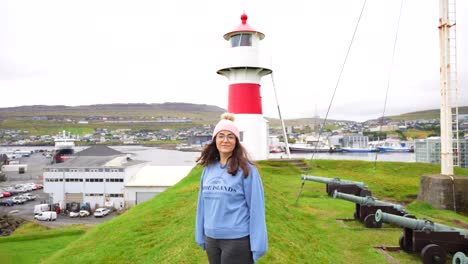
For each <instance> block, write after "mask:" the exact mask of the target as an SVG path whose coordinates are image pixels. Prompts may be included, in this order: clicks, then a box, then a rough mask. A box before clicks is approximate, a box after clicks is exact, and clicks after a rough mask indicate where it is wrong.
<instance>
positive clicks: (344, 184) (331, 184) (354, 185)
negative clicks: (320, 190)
mask: <svg viewBox="0 0 468 264" xmlns="http://www.w3.org/2000/svg"><path fill="white" fill-rule="evenodd" d="M301 179H302V180H307V181H314V182H320V183H325V184H327V185H326V189H325V190H326V192H327V193H328V196H333V192H334V191H335V190H337V191H339V192H342V193H348V194H353V195H358V196H371V195H372V194H371V191H370V190H368V189H367V185H365V184H364V183H363V182H357V181H348V180H341V179H340V178H326V177H319V176H310V175H301Z"/></svg>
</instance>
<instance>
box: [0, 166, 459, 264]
mask: <svg viewBox="0 0 468 264" xmlns="http://www.w3.org/2000/svg"><path fill="white" fill-rule="evenodd" d="M309 163H310V166H311V171H310V173H308V174H310V175H318V176H326V177H340V178H341V179H349V180H356V181H364V182H365V183H366V184H368V185H369V188H370V189H371V190H372V192H373V195H374V196H376V197H378V198H380V199H389V200H393V201H396V202H404V203H409V204H408V206H407V208H408V210H409V212H410V213H411V214H414V215H416V216H417V217H418V218H421V217H427V218H430V219H432V220H435V221H437V222H440V223H445V224H450V225H452V226H457V224H456V222H458V223H459V222H462V223H468V217H466V216H463V215H459V214H455V213H453V212H451V211H447V210H439V209H434V208H432V207H431V206H430V205H428V204H426V203H422V202H415V201H414V199H415V195H416V194H417V192H418V185H419V180H420V177H421V175H423V174H433V173H438V172H439V171H440V166H435V165H431V164H421V163H399V162H378V163H377V168H376V169H375V168H374V163H373V162H364V161H337V160H334V161H330V160H314V161H312V162H310V161H309ZM259 170H260V173H261V175H262V180H263V185H264V189H265V201H266V214H267V215H266V218H267V228H268V236H269V249H268V252H267V254H266V255H265V256H264V257H263V258H261V259H260V261H259V263H260V264H261V263H388V261H387V260H386V259H385V257H384V256H383V255H381V254H380V253H378V252H377V251H376V250H375V249H374V248H373V246H379V245H387V246H396V245H398V238H399V236H400V234H401V233H402V231H401V229H399V228H394V227H393V228H383V229H366V228H364V227H363V225H362V224H361V223H359V222H354V221H352V222H342V221H339V220H336V219H337V218H351V217H352V216H353V213H354V204H353V203H351V202H347V201H343V200H339V199H333V198H331V197H329V196H327V195H326V193H325V185H324V184H320V183H315V182H310V181H307V182H306V183H305V185H304V188H303V191H302V194H301V196H300V199H299V202H298V203H297V204H296V203H295V201H296V197H297V194H298V191H299V189H300V187H301V183H302V181H301V180H300V175H301V173H302V172H301V171H300V170H299V169H298V168H296V167H294V166H293V165H292V164H289V163H287V162H283V161H262V162H259ZM201 171H202V168H200V167H195V168H194V169H193V170H192V172H191V173H190V174H189V175H188V176H187V177H186V178H184V179H183V180H182V181H181V182H179V183H178V184H176V185H175V186H173V187H171V188H169V189H168V190H167V191H165V192H163V193H161V194H160V195H158V196H156V197H155V198H154V199H152V200H150V201H147V202H145V203H142V204H140V205H138V206H136V207H133V208H131V209H130V210H129V211H128V212H126V213H124V214H122V215H120V216H118V217H116V218H114V219H112V220H110V221H108V222H105V223H102V224H99V225H97V226H94V227H93V228H92V229H91V230H89V231H87V232H86V233H83V234H82V235H76V236H73V239H69V240H67V241H63V248H61V249H59V248H56V249H54V250H51V249H50V246H49V242H48V241H49V240H48V239H52V238H51V237H48V236H46V235H44V238H43V239H37V240H35V241H37V242H36V243H35V244H34V246H35V247H37V248H35V254H36V255H37V258H36V260H38V261H37V262H35V261H33V260H27V261H23V260H21V259H20V260H18V261H15V263H38V262H40V263H47V264H49V263H207V258H206V255H205V253H204V252H203V251H202V250H201V249H200V248H199V247H198V245H197V244H196V243H195V242H194V226H195V211H196V203H197V196H198V187H199V179H200V174H201ZM456 174H457V175H468V170H467V169H458V168H457V170H456ZM455 220H456V221H455ZM47 232H51V231H42V232H36V233H47ZM58 232H59V231H58ZM60 232H70V231H60ZM33 234H34V233H33ZM66 237H70V236H66V235H65V236H63V238H66ZM55 239H58V237H55ZM41 240H42V242H40V241H41ZM1 241H2V240H1V239H0V248H1V250H2V251H0V255H2V256H3V255H4V254H7V255H6V256H7V257H8V259H11V258H12V255H11V253H8V252H11V251H15V250H16V249H17V246H18V245H19V243H18V242H13V241H4V242H3V243H2V242H1ZM26 241H27V240H26ZM14 243H18V244H14ZM51 252H54V253H53V254H51ZM391 255H392V256H393V257H394V258H396V259H397V260H398V261H399V262H400V263H421V259H420V257H419V256H418V255H417V254H407V253H391Z"/></svg>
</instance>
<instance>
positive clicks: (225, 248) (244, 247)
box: [205, 236, 254, 264]
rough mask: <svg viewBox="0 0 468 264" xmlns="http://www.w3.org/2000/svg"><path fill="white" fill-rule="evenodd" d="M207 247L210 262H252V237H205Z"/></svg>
mask: <svg viewBox="0 0 468 264" xmlns="http://www.w3.org/2000/svg"><path fill="white" fill-rule="evenodd" d="M205 249H206V254H207V255H208V261H209V263H210V264H251V263H254V261H253V257H252V251H250V237H249V236H246V237H242V238H237V239H214V238H211V237H206V238H205Z"/></svg>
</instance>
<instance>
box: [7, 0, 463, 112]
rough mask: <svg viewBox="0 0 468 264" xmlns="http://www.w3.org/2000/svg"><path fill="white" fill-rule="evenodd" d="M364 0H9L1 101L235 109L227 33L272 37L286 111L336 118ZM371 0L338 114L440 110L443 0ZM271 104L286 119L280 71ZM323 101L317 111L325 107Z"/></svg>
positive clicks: (267, 82) (268, 87)
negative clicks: (245, 26)
mask: <svg viewBox="0 0 468 264" xmlns="http://www.w3.org/2000/svg"><path fill="white" fill-rule="evenodd" d="M363 3H364V0H359V1H358V0H327V1H312V0H304V1H299V0H292V1H287V2H285V1H267V0H251V1H219V0H218V1H216V0H198V1H189V0H173V1H102V0H95V1H4V0H2V1H0V89H1V92H2V95H1V97H2V100H1V103H0V107H11V106H19V105H38V104H47V105H57V104H61V105H88V104H105V103H163V102H186V103H196V104H210V105H217V106H220V107H222V108H227V102H228V98H227V94H228V93H227V92H228V82H227V80H226V79H225V77H223V76H220V75H218V74H216V70H217V65H218V63H219V60H222V58H223V56H222V54H223V50H224V49H226V48H227V43H226V41H225V40H224V39H223V35H224V34H225V33H227V32H229V31H231V30H232V29H234V28H235V27H236V26H237V25H239V24H240V22H241V21H240V15H241V14H242V12H243V10H245V12H246V14H247V15H248V16H249V19H248V23H249V24H250V25H251V26H252V27H254V28H255V29H256V30H258V31H261V32H263V33H264V34H265V35H266V37H265V39H264V41H263V42H262V48H263V49H264V51H265V52H267V53H268V54H270V56H271V58H272V62H273V65H272V68H273V71H274V78H275V80H274V81H275V84H276V88H277V92H278V96H279V102H280V106H281V111H282V114H283V117H285V118H298V117H312V116H314V115H316V114H318V115H320V116H321V117H324V116H325V113H326V110H327V108H328V106H329V104H330V100H331V97H332V94H333V90H334V88H335V85H336V83H337V79H338V75H339V72H340V69H341V66H342V63H343V60H344V58H345V55H346V51H347V49H348V46H349V43H350V40H351V37H352V34H353V31H354V27H355V25H356V23H357V20H358V17H359V13H360V11H361V7H362V5H363ZM400 4H401V2H400V1H393V0H368V1H367V3H366V7H365V10H364V13H363V17H362V19H361V22H360V25H359V28H358V31H357V34H356V38H355V41H354V43H353V46H352V48H351V52H350V55H349V58H348V62H347V64H346V66H345V69H344V72H343V75H342V78H341V82H340V84H339V86H338V90H337V92H336V97H335V100H334V102H333V105H332V107H331V110H330V114H329V118H332V119H347V120H357V121H363V120H366V119H370V118H376V117H378V116H380V115H382V111H383V107H384V99H385V91H386V89H387V84H388V77H389V72H390V69H392V77H391V79H390V86H389V94H388V102H387V111H386V115H394V114H399V113H404V112H409V111H416V110H426V109H430V108H439V106H440V105H439V104H440V86H439V54H440V53H439V33H438V18H439V1H436V0H430V1H428V0H406V1H404V2H403V9H402V15H401V21H400V27H399V33H398V40H397V46H396V51H395V58H394V64H393V68H391V61H392V50H393V43H394V38H395V33H396V30H397V21H398V15H399V10H400ZM467 10H468V3H467V2H466V1H460V0H459V1H457V46H458V72H459V97H458V101H459V104H460V105H468V95H467V93H466V90H467V89H466V87H467V85H468V84H467V83H468V80H467V79H468V69H467V68H468V65H467V58H468V53H467V52H468V51H467V49H463V47H467V45H468V43H467V42H468V11H467ZM261 84H262V90H261V93H262V98H263V110H264V114H265V115H266V116H268V117H278V113H277V108H276V102H275V97H274V92H273V85H272V79H271V76H266V77H264V78H263V79H262V83H261ZM316 109H317V110H316Z"/></svg>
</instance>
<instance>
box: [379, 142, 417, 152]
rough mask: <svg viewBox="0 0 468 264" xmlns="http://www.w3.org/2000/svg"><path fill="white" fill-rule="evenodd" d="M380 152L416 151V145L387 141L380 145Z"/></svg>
mask: <svg viewBox="0 0 468 264" xmlns="http://www.w3.org/2000/svg"><path fill="white" fill-rule="evenodd" d="M377 149H378V150H379V151H380V152H414V147H413V146H411V147H408V146H407V145H406V143H404V142H399V141H386V142H385V143H384V144H383V145H381V146H378V147H377Z"/></svg>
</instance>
